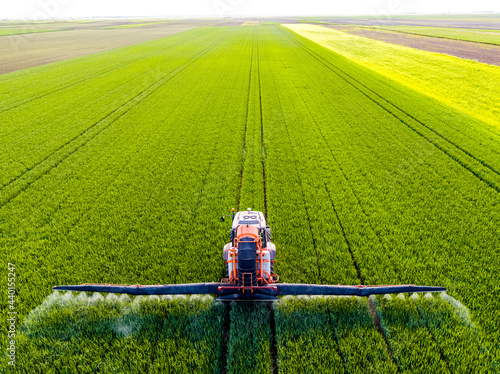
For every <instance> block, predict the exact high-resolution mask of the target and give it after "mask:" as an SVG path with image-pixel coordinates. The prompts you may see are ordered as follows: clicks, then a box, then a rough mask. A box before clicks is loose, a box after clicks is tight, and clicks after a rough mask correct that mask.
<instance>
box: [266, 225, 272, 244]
mask: <svg viewBox="0 0 500 374" xmlns="http://www.w3.org/2000/svg"><path fill="white" fill-rule="evenodd" d="M266 242H271V228H270V227H269V226H268V227H266Z"/></svg>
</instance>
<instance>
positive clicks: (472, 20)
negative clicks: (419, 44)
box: [321, 16, 500, 30]
mask: <svg viewBox="0 0 500 374" xmlns="http://www.w3.org/2000/svg"><path fill="white" fill-rule="evenodd" d="M321 21H324V22H332V23H339V24H346V25H366V26H429V27H456V28H466V29H489V30H499V29H500V17H495V16H491V17H487V16H482V17H479V16H478V17H470V16H469V17H467V16H464V17H448V18H446V17H440V18H436V17H429V18H416V17H415V18H412V17H392V18H391V17H387V16H380V17H371V18H354V17H349V18H347V17H342V18H340V17H339V18H336V17H325V18H321Z"/></svg>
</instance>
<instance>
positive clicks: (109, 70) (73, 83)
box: [0, 52, 158, 114]
mask: <svg viewBox="0 0 500 374" xmlns="http://www.w3.org/2000/svg"><path fill="white" fill-rule="evenodd" d="M155 54H158V53H157V52H156V53H154V52H151V53H148V54H146V55H144V56H141V59H145V58H149V57H152V56H154V55H155ZM136 62H137V61H131V62H126V63H123V64H120V65H116V66H113V67H112V68H109V69H107V70H103V71H102V72H100V73H97V74H95V75H92V76H91V77H90V78H89V77H86V78H81V79H79V80H76V81H72V83H69V84H66V85H62V86H60V87H58V88H57V89H55V90H50V89H47V90H46V91H43V92H42V93H40V94H38V95H35V96H33V97H30V98H27V99H24V100H20V101H18V102H16V103H13V104H12V105H11V106H8V107H5V108H3V109H0V114H2V113H5V112H8V111H9V110H12V109H16V108H18V107H20V106H22V105H24V104H28V103H31V102H33V101H36V100H38V99H43V98H44V97H47V96H50V95H52V94H54V93H57V92H59V91H63V90H65V89H67V88H71V87H73V86H76V85H78V84H80V83H82V82H85V81H88V80H90V79H94V78H97V77H100V76H102V75H105V74H108V73H110V72H112V71H115V70H119V69H121V68H124V67H127V66H130V65H132V64H133V63H136Z"/></svg>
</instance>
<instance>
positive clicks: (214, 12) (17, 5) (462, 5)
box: [0, 0, 500, 19]
mask: <svg viewBox="0 0 500 374" xmlns="http://www.w3.org/2000/svg"><path fill="white" fill-rule="evenodd" d="M481 11H494V12H500V1H499V0H468V1H460V0H342V1H335V0H330V1H325V0H323V1H321V0H301V1H296V0H163V1H159V0H0V19H5V18H28V19H42V18H68V17H92V16H101V17H105V16H135V17H143V16H158V17H161V16H179V17H186V16H198V17H209V16H228V17H240V16H273V15H283V16H286V15H304V16H305V15H349V14H366V15H398V14H405V13H411V12H417V13H444V12H451V13H466V12H481Z"/></svg>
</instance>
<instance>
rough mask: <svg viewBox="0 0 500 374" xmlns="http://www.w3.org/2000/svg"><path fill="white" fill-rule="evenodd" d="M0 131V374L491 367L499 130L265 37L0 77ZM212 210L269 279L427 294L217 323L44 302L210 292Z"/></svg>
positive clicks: (131, 306)
mask: <svg viewBox="0 0 500 374" xmlns="http://www.w3.org/2000/svg"><path fill="white" fill-rule="evenodd" d="M0 122H1V123H2V127H1V128H0V143H1V144H2V147H1V148H0V163H1V165H2V173H1V175H0V186H1V189H0V247H1V248H2V257H3V258H4V263H7V262H10V263H14V264H15V266H16V274H17V281H16V286H17V292H18V297H17V304H16V308H17V309H16V310H17V311H18V318H19V324H18V329H19V333H20V335H19V340H18V346H17V357H18V362H17V366H16V368H17V372H27V371H28V372H29V370H30V369H31V368H34V367H40V368H41V369H39V372H44V373H45V372H80V373H81V372H88V373H91V372H106V373H108V372H109V373H111V372H124V373H125V372H127V373H128V372H226V371H227V372H234V373H243V372H248V373H257V372H262V373H264V372H270V371H273V370H275V369H276V370H278V371H279V372H294V373H302V372H307V370H309V372H314V371H315V369H318V368H323V370H322V372H340V373H343V372H359V373H366V372H422V373H425V372H428V371H426V370H429V368H432V370H433V371H436V372H468V371H470V370H473V371H474V372H485V373H489V372H498V370H499V367H498V363H499V360H500V350H499V346H498V341H499V338H500V334H499V331H500V312H499V308H500V302H499V300H498V298H496V297H495V295H498V293H499V291H500V286H499V285H498V282H497V280H496V278H495V276H494V274H496V272H498V269H499V268H500V266H499V260H498V259H499V250H500V239H499V238H500V225H499V223H500V209H499V208H500V196H499V192H500V131H499V130H498V129H496V128H494V127H492V126H490V125H489V124H486V123H484V122H481V121H480V120H478V119H475V118H472V117H470V116H467V115H464V114H463V113H460V112H458V111H456V110H454V109H452V108H450V107H447V106H445V105H443V104H441V103H439V102H437V101H435V100H433V99H431V98H429V97H427V96H424V95H422V94H420V93H418V92H415V91H412V90H410V89H408V88H407V87H404V86H403V85H400V84H398V83H396V82H393V81H391V80H389V79H387V78H385V77H383V76H381V75H378V74H376V73H374V72H373V71H371V70H369V69H366V68H364V67H362V66H359V65H357V64H355V63H353V62H352V61H350V60H348V59H346V58H345V57H342V56H340V55H337V54H335V53H334V52H332V51H330V50H328V49H326V48H324V47H321V46H320V45H318V44H315V43H313V42H311V41H309V40H307V39H305V38H302V37H300V36H298V35H296V34H294V33H292V32H291V31H289V30H287V29H285V28H284V27H281V26H278V25H273V24H269V25H263V26H249V27H204V28H197V29H193V30H189V31H185V32H181V33H178V34H175V35H172V36H169V37H166V38H162V39H158V40H155V41H152V42H148V43H143V44H139V45H134V46H131V47H126V48H120V49H115V50H112V51H108V52H103V53H99V54H95V55H90V56H86V57H81V58H76V59H72V60H67V61H62V62H57V63H53V64H49V65H45V66H40V67H36V68H30V69H25V70H21V71H18V72H14V73H9V74H5V75H2V76H0ZM231 207H235V208H236V209H246V208H248V207H251V208H253V209H255V210H262V211H264V212H265V213H266V215H267V218H268V222H269V224H270V225H271V227H272V230H273V242H275V243H276V246H277V253H278V255H277V256H278V257H277V260H276V266H275V271H276V272H277V273H278V274H279V275H280V279H281V280H282V281H285V282H310V283H322V284H360V283H363V284H394V283H414V284H423V285H439V286H445V287H447V288H448V295H449V296H443V297H439V296H437V297H434V298H428V297H423V296H422V295H420V296H418V297H416V296H415V297H414V298H409V297H403V298H402V299H401V298H400V297H393V298H392V299H391V300H389V299H386V298H372V299H370V301H368V300H366V299H357V298H349V299H342V298H312V299H311V298H296V299H293V298H292V299H284V300H281V301H280V302H279V303H277V304H276V305H275V306H274V307H269V306H267V305H264V304H258V305H246V306H245V305H233V306H231V307H227V306H223V305H221V304H219V303H215V302H213V301H212V299H211V298H206V297H205V298H200V297H194V298H192V297H190V298H136V299H134V300H131V299H127V298H116V296H114V295H112V296H108V297H106V298H103V299H101V298H99V297H98V296H91V295H79V296H75V295H71V294H65V295H63V294H57V293H56V294H52V290H51V287H52V286H54V285H61V284H79V283H84V282H106V283H130V284H156V283H161V284H165V283H180V282H211V281H219V280H220V279H221V278H222V277H223V276H224V271H225V269H224V262H223V260H222V246H223V245H224V243H226V241H228V238H229V225H228V224H227V223H226V224H223V223H221V222H219V217H220V215H221V214H222V213H227V212H228V211H229V209H230V208H231ZM0 274H1V276H2V277H3V278H4V279H5V278H6V277H7V268H6V266H4V267H3V268H2V271H1V273H0ZM1 300H2V315H1V318H3V319H5V318H7V311H8V310H7V308H6V306H7V305H8V303H7V298H6V294H4V295H3V296H2V299H1ZM464 306H465V307H466V308H465V307H464ZM467 308H468V309H467ZM374 320H375V321H378V322H379V323H378V326H377V323H375V324H374ZM227 328H229V332H227V331H228V330H227ZM224 331H226V333H224ZM273 336H274V337H273ZM274 340H275V341H274ZM457 347H458V348H457ZM457 349H459V350H458V353H457ZM273 350H274V351H275V354H274V356H275V357H272V356H273V355H272V354H271V352H273ZM322 357H323V358H322ZM324 357H327V359H324ZM322 360H323V361H322ZM188 363H189V364H188ZM0 365H1V366H0V367H2V368H5V367H6V359H5V360H2V362H1V363H0ZM190 365H191V366H190ZM463 370H465V371H463ZM34 372H36V371H34Z"/></svg>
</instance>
